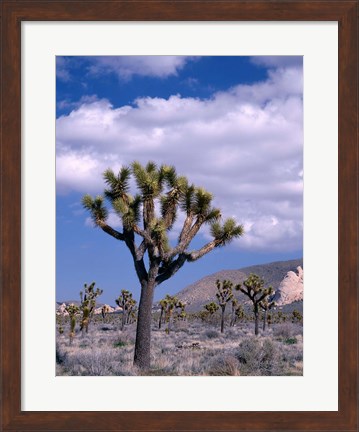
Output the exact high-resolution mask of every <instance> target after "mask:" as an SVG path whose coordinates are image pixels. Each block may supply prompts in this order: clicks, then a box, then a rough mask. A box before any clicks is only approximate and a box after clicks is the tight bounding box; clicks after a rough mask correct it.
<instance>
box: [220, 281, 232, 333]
mask: <svg viewBox="0 0 359 432" xmlns="http://www.w3.org/2000/svg"><path fill="white" fill-rule="evenodd" d="M216 285H217V292H216V297H217V301H218V304H219V306H220V308H221V312H222V314H221V333H223V332H224V314H225V311H226V306H227V303H228V302H230V301H231V300H232V298H233V292H232V288H233V283H232V282H231V281H229V280H226V279H225V280H224V281H223V282H221V281H220V280H217V282H216Z"/></svg>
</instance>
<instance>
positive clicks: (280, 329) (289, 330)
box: [273, 322, 294, 339]
mask: <svg viewBox="0 0 359 432" xmlns="http://www.w3.org/2000/svg"><path fill="white" fill-rule="evenodd" d="M293 330H294V328H293V325H292V324H291V323H289V322H287V323H283V324H277V325H276V326H275V327H274V330H273V334H274V336H275V337H279V338H283V339H288V338H290V337H292V336H293Z"/></svg>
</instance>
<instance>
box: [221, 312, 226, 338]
mask: <svg viewBox="0 0 359 432" xmlns="http://www.w3.org/2000/svg"><path fill="white" fill-rule="evenodd" d="M225 310H226V307H225V306H222V316H221V333H223V332H224V311H225Z"/></svg>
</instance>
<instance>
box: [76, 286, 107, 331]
mask: <svg viewBox="0 0 359 432" xmlns="http://www.w3.org/2000/svg"><path fill="white" fill-rule="evenodd" d="M95 285H96V282H92V284H91V285H87V284H84V291H85V292H83V291H80V299H81V305H80V310H81V312H82V317H81V324H80V330H81V331H82V334H83V332H84V330H85V331H86V333H88V329H89V323H90V321H91V319H92V317H93V314H94V311H95V308H96V299H97V297H99V296H100V295H101V294H102V293H103V290H102V289H100V288H96V290H95Z"/></svg>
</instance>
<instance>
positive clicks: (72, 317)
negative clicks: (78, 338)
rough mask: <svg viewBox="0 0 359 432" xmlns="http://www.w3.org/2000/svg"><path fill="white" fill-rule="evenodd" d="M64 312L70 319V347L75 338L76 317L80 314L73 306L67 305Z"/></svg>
mask: <svg viewBox="0 0 359 432" xmlns="http://www.w3.org/2000/svg"><path fill="white" fill-rule="evenodd" d="M65 311H66V312H67V313H68V314H69V318H70V333H69V337H70V345H72V341H73V340H74V337H75V327H76V315H77V314H78V313H79V312H80V308H79V307H78V306H76V305H74V304H70V305H67V306H66V307H65Z"/></svg>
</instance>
